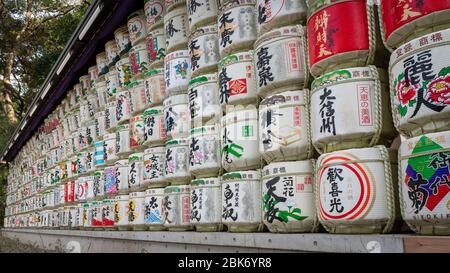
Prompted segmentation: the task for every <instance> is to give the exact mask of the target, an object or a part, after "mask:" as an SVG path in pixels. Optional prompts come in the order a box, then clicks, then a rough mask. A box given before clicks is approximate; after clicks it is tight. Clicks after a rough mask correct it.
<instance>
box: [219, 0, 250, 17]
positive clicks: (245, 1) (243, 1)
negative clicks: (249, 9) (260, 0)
mask: <svg viewBox="0 0 450 273" xmlns="http://www.w3.org/2000/svg"><path fill="white" fill-rule="evenodd" d="M221 2H222V3H221V5H220V7H219V16H221V15H222V13H224V12H225V11H228V10H230V9H232V8H236V7H240V6H253V7H254V6H255V5H256V0H234V1H221Z"/></svg>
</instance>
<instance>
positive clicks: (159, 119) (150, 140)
mask: <svg viewBox="0 0 450 273" xmlns="http://www.w3.org/2000/svg"><path fill="white" fill-rule="evenodd" d="M143 118H144V145H146V146H148V147H154V146H159V145H164V143H165V141H166V129H165V128H164V108H163V107H162V106H155V107H152V108H148V109H147V110H145V112H144V115H143Z"/></svg>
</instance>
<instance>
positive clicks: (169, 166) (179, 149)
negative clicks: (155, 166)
mask: <svg viewBox="0 0 450 273" xmlns="http://www.w3.org/2000/svg"><path fill="white" fill-rule="evenodd" d="M165 152H166V156H165V161H164V170H165V172H164V177H165V179H166V181H168V182H170V183H171V184H172V185H174V184H187V183H189V181H190V178H191V177H190V175H189V171H188V165H189V145H188V140H187V139H185V138H180V139H174V140H169V141H167V142H166V149H165Z"/></svg>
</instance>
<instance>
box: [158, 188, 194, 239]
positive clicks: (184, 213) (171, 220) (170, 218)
mask: <svg viewBox="0 0 450 273" xmlns="http://www.w3.org/2000/svg"><path fill="white" fill-rule="evenodd" d="M190 188H191V187H190V186H189V185H180V186H169V187H166V188H165V189H164V201H163V205H164V227H166V228H168V229H169V230H170V231H184V230H191V229H192V228H193V226H192V225H191V223H190V218H191V213H190Z"/></svg>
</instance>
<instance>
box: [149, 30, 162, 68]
mask: <svg viewBox="0 0 450 273" xmlns="http://www.w3.org/2000/svg"><path fill="white" fill-rule="evenodd" d="M147 43H148V50H149V55H150V69H156V68H159V67H162V66H164V57H165V56H166V35H165V33H164V27H158V28H156V29H154V30H152V31H150V32H149V34H148V36H147Z"/></svg>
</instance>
